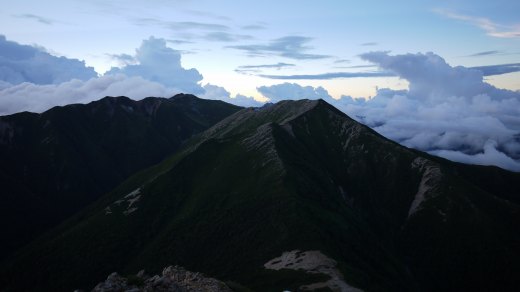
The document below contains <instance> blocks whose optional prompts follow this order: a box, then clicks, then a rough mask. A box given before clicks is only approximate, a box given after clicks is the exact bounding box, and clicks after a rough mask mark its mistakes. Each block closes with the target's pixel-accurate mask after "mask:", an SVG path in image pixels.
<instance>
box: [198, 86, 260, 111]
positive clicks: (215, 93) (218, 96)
mask: <svg viewBox="0 0 520 292" xmlns="http://www.w3.org/2000/svg"><path fill="white" fill-rule="evenodd" d="M203 88H204V91H205V92H204V94H202V95H199V97H200V98H204V99H214V100H222V101H225V102H227V103H231V104H234V105H238V106H243V107H259V106H262V105H263V103H262V102H259V101H257V100H255V99H254V98H253V97H249V96H245V95H242V94H237V95H235V96H234V97H232V96H231V93H229V91H227V90H226V89H225V88H224V87H221V86H217V85H213V84H209V83H208V84H206V85H204V87H203Z"/></svg>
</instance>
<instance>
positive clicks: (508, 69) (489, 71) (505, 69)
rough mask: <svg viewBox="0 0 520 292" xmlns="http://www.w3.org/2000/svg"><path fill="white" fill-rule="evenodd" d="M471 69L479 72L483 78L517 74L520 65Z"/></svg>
mask: <svg viewBox="0 0 520 292" xmlns="http://www.w3.org/2000/svg"><path fill="white" fill-rule="evenodd" d="M471 69H475V70H479V71H480V72H482V74H483V75H484V76H493V75H501V74H507V73H513V72H519V71H520V63H514V64H501V65H489V66H480V67H471Z"/></svg>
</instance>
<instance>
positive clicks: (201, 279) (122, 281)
mask: <svg viewBox="0 0 520 292" xmlns="http://www.w3.org/2000/svg"><path fill="white" fill-rule="evenodd" d="M135 277H137V279H138V280H139V279H140V280H142V285H139V286H136V285H130V284H129V283H128V279H127V278H124V277H121V276H120V275H119V274H117V273H112V274H110V275H109V276H108V277H107V279H106V281H105V282H101V283H99V284H98V285H96V287H94V289H93V290H92V291H93V292H121V291H124V292H152V291H158V292H196V291H197V292H198V291H203V292H231V291H232V290H231V289H230V288H229V287H228V286H227V285H226V284H225V283H223V282H221V281H219V280H216V279H213V278H208V277H206V276H204V274H201V273H194V272H190V271H187V270H186V269H184V268H183V267H179V266H168V267H166V268H164V269H163V271H162V276H159V275H155V276H152V277H149V276H147V275H146V274H145V272H144V270H141V271H139V273H137V275H136V276H135ZM134 282H135V281H134ZM137 282H139V281H137Z"/></svg>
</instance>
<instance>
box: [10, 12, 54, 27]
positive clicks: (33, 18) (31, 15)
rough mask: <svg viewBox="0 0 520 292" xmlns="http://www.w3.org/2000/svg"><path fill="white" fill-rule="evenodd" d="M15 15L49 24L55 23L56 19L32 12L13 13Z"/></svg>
mask: <svg viewBox="0 0 520 292" xmlns="http://www.w3.org/2000/svg"><path fill="white" fill-rule="evenodd" d="M13 16H14V17H16V18H25V19H30V20H35V21H37V22H39V23H43V24H47V25H52V24H54V23H55V21H54V20H52V19H50V18H46V17H43V16H39V15H35V14H30V13H26V14H17V15H13Z"/></svg>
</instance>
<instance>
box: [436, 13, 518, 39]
mask: <svg viewBox="0 0 520 292" xmlns="http://www.w3.org/2000/svg"><path fill="white" fill-rule="evenodd" d="M434 11H435V12H437V13H439V14H441V15H443V16H446V17H448V18H451V19H456V20H461V21H464V22H467V23H470V24H471V25H474V26H476V27H478V28H480V29H482V30H484V31H485V32H486V34H487V35H488V36H492V37H497V38H518V37H520V24H516V25H503V24H499V23H496V22H493V21H491V20H490V19H487V18H485V17H475V16H469V15H464V14H459V13H455V12H452V11H448V10H443V9H436V10H434Z"/></svg>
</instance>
